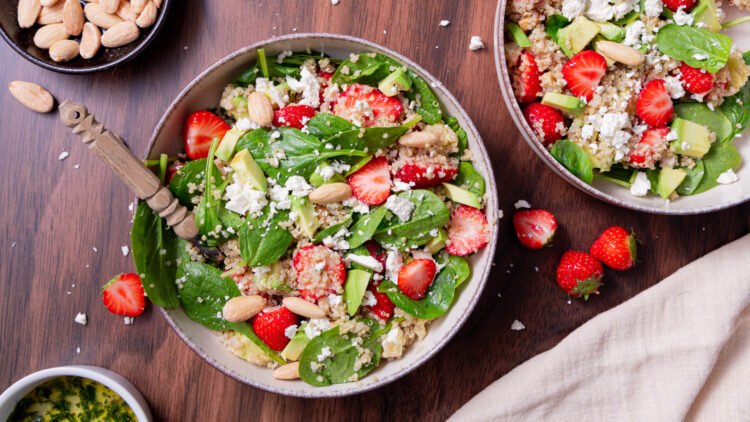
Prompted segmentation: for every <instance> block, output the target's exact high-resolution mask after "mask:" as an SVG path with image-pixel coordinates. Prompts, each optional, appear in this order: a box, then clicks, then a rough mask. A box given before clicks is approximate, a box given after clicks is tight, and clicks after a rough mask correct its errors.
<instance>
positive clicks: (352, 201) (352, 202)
mask: <svg viewBox="0 0 750 422" xmlns="http://www.w3.org/2000/svg"><path fill="white" fill-rule="evenodd" d="M341 204H342V205H344V206H345V207H350V208H351V209H352V212H356V213H359V214H367V213H369V212H370V206H369V205H367V204H365V203H364V202H362V201H360V200H359V199H357V198H356V197H355V196H354V195H352V196H350V197H349V198H347V199H344V200H343V201H341Z"/></svg>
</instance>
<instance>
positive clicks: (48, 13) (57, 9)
mask: <svg viewBox="0 0 750 422" xmlns="http://www.w3.org/2000/svg"><path fill="white" fill-rule="evenodd" d="M64 5H65V2H63V1H61V2H57V3H55V4H53V5H52V6H43V7H42V11H41V12H39V17H38V18H37V19H36V23H38V24H39V25H49V24H51V23H62V21H63V7H64Z"/></svg>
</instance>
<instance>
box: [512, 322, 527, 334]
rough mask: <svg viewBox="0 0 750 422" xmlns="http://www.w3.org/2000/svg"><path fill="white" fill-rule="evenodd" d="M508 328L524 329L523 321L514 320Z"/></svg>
mask: <svg viewBox="0 0 750 422" xmlns="http://www.w3.org/2000/svg"><path fill="white" fill-rule="evenodd" d="M510 329H511V330H513V331H521V330H525V329H526V326H525V325H523V323H522V322H521V321H519V320H514V321H513V324H511V325H510Z"/></svg>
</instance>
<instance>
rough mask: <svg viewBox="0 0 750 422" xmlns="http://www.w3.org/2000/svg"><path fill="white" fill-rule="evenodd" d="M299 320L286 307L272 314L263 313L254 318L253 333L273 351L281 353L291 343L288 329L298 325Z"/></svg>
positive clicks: (277, 309)
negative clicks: (287, 332)
mask: <svg viewBox="0 0 750 422" xmlns="http://www.w3.org/2000/svg"><path fill="white" fill-rule="evenodd" d="M298 324H299V318H298V317H297V315H295V314H294V313H293V312H292V311H290V310H289V309H287V308H286V307H284V306H281V307H279V308H276V309H274V310H273V311H271V312H261V313H259V314H258V315H256V316H255V318H253V331H255V334H256V335H257V336H258V337H260V339H261V340H263V343H266V344H267V345H268V347H270V348H271V349H272V350H276V351H277V352H278V351H281V350H283V349H284V347H286V345H287V343H289V340H290V339H289V337H287V336H286V333H285V331H286V329H287V328H289V327H290V326H292V325H298Z"/></svg>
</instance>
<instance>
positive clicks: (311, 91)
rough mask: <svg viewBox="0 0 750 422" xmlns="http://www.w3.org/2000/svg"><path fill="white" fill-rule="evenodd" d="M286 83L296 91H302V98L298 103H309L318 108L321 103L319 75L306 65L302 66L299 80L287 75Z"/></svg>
mask: <svg viewBox="0 0 750 422" xmlns="http://www.w3.org/2000/svg"><path fill="white" fill-rule="evenodd" d="M286 83H287V84H288V85H289V88H291V89H292V90H293V91H294V92H301V93H302V99H301V100H300V101H299V102H298V104H301V105H308V106H310V107H312V108H317V107H318V106H319V105H320V82H318V77H317V76H316V75H315V74H313V73H312V72H310V70H308V69H307V68H306V67H302V71H301V72H300V79H299V80H296V79H294V78H292V77H291V76H287V77H286Z"/></svg>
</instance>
